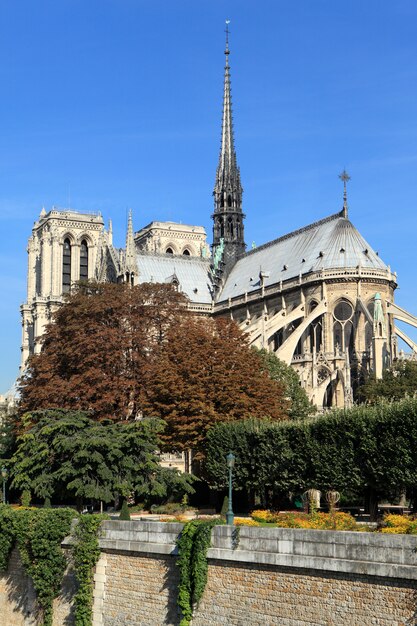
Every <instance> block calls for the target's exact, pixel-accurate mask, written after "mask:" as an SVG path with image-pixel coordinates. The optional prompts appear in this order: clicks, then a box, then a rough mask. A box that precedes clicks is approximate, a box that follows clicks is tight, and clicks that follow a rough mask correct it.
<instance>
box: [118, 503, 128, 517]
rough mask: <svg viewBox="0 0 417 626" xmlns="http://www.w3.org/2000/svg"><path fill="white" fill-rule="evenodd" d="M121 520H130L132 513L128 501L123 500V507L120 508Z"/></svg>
mask: <svg viewBox="0 0 417 626" xmlns="http://www.w3.org/2000/svg"><path fill="white" fill-rule="evenodd" d="M119 520H124V521H129V520H130V513H129V507H128V506H127V501H126V500H123V504H122V508H121V510H120V515H119Z"/></svg>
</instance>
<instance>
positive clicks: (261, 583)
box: [0, 521, 417, 626]
mask: <svg viewBox="0 0 417 626" xmlns="http://www.w3.org/2000/svg"><path fill="white" fill-rule="evenodd" d="M181 528H182V525H181V524H164V523H158V522H139V521H137V522H136V521H131V522H118V521H108V522H104V524H103V527H102V536H101V538H100V547H101V551H102V555H101V557H100V560H99V562H98V564H97V567H96V572H95V579H94V605H93V626H133V625H135V626H137V625H139V626H178V624H179V621H180V620H179V615H178V610H177V605H176V602H177V589H178V568H177V567H176V546H175V540H176V537H177V536H178V533H179V532H180V531H181ZM416 547H417V537H413V536H407V535H405V536H404V535H381V534H375V533H352V532H327V531H314V530H300V529H284V528H274V529H270V528H250V527H241V528H240V529H238V530H237V531H236V529H235V530H234V529H232V528H230V527H226V526H218V527H216V528H215V529H214V530H213V535H212V547H211V548H210V549H209V552H208V558H209V571H208V583H207V587H206V590H205V592H204V595H203V598H202V600H201V602H200V605H199V607H198V608H197V610H196V611H195V616H194V619H193V626H221V625H223V624H225V625H226V624H227V625H228V626H260V625H262V626H264V625H273V624H279V625H280V626H301V625H303V626H312V625H319V624H320V625H336V626H339V625H341V624H343V625H344V626H345V625H352V626H368V625H369V626H371V625H372V626H373V625H374V624H375V625H380V626H400V625H401V626H412V625H414V626H415V625H416V624H417V554H416V552H415V550H416ZM73 594H74V577H73V573H72V571H71V568H70V567H69V569H68V572H67V574H66V577H65V585H64V589H63V592H62V594H61V596H60V598H58V599H57V600H56V602H55V606H54V612H55V615H54V626H64V625H65V626H71V624H73V610H72V607H71V598H72V597H73ZM35 616H36V601H35V596H34V593H33V588H32V586H31V583H30V580H28V579H27V577H26V576H25V575H24V572H23V570H22V567H21V565H20V563H19V559H18V555H17V553H16V552H14V553H13V555H12V559H11V561H10V564H9V569H8V572H7V575H4V576H2V577H0V625H3V624H4V626H35V624H36V618H35Z"/></svg>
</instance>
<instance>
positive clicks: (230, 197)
mask: <svg viewBox="0 0 417 626" xmlns="http://www.w3.org/2000/svg"><path fill="white" fill-rule="evenodd" d="M227 206H228V207H231V206H232V196H231V195H230V194H229V195H228V196H227Z"/></svg>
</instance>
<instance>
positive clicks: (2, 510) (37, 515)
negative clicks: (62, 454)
mask: <svg viewBox="0 0 417 626" xmlns="http://www.w3.org/2000/svg"><path fill="white" fill-rule="evenodd" d="M75 519H78V523H77V524H76V526H75V529H74V533H75V539H76V541H75V546H74V548H73V556H74V568H75V576H76V579H77V581H78V585H79V587H78V591H77V594H76V596H75V624H76V626H90V625H91V620H92V600H93V568H94V566H95V565H96V563H97V560H98V558H99V556H100V550H99V546H98V529H99V526H100V524H101V522H102V521H103V519H107V518H106V516H103V515H88V516H78V514H77V513H76V512H75V511H74V510H72V509H18V510H13V509H12V508H11V507H10V506H8V505H0V570H2V571H5V570H6V569H7V565H8V562H9V558H10V554H11V551H12V549H13V547H14V546H16V547H17V548H18V550H19V554H20V558H21V561H22V564H23V567H24V569H25V572H26V573H27V574H28V575H29V576H30V577H31V579H32V581H33V586H34V588H35V591H36V595H37V599H38V603H39V607H40V609H41V611H42V616H41V618H42V624H43V626H52V619H53V614H52V608H53V601H54V598H56V597H57V596H58V595H59V593H60V591H61V586H62V580H63V577H64V572H65V569H66V567H67V559H66V558H65V554H64V551H63V550H62V548H61V543H62V541H63V540H64V538H65V537H66V536H67V535H69V534H70V532H71V525H72V522H73V520H75Z"/></svg>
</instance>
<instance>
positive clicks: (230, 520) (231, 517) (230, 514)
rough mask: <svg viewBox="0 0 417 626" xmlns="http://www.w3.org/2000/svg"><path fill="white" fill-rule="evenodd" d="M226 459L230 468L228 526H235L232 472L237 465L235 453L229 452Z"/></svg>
mask: <svg viewBox="0 0 417 626" xmlns="http://www.w3.org/2000/svg"><path fill="white" fill-rule="evenodd" d="M226 461H227V467H228V468H229V507H228V509H227V513H226V524H227V525H228V526H233V522H234V519H235V515H234V513H233V507H232V473H233V468H234V466H235V455H234V454H233V453H232V452H229V454H228V455H227V457H226Z"/></svg>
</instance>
